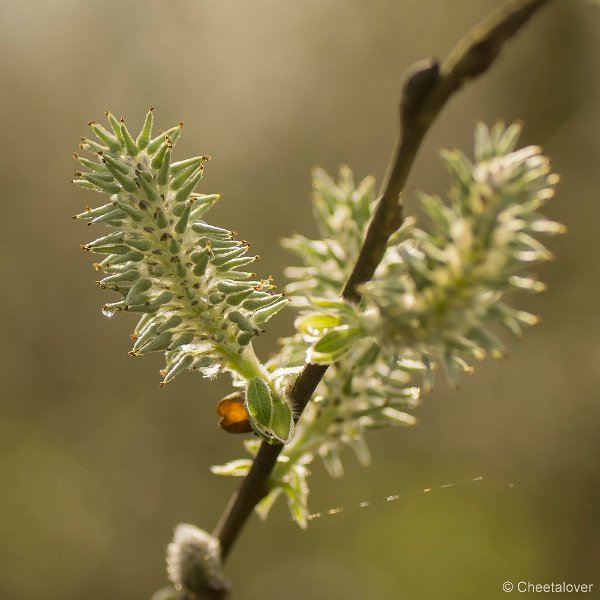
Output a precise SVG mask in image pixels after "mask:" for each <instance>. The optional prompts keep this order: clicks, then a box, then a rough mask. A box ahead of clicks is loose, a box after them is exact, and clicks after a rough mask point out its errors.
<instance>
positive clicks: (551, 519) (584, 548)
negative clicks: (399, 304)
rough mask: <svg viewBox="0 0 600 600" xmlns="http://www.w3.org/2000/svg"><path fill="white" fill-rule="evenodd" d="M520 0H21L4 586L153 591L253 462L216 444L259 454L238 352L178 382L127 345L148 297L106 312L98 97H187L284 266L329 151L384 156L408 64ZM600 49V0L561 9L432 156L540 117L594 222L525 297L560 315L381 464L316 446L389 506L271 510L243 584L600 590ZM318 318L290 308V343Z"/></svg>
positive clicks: (433, 183) (139, 103) (5, 156)
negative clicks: (242, 420)
mask: <svg viewBox="0 0 600 600" xmlns="http://www.w3.org/2000/svg"><path fill="white" fill-rule="evenodd" d="M498 4H499V3H498V2H495V1H493V0H443V1H442V0H402V1H392V0H376V1H372V2H366V1H364V0H363V1H360V0H328V1H327V2H323V1H321V0H303V2H280V1H278V0H254V1H253V2H245V1H242V0H229V1H227V2H222V1H217V0H178V1H176V2H162V1H159V0H145V1H143V2H142V1H140V0H138V1H133V0H129V1H123V0H121V1H118V0H103V1H102V2H100V1H99V0H87V1H85V2H82V1H81V0H53V1H52V2H42V1H35V0H22V1H21V2H14V1H10V0H0V81H1V85H0V105H1V107H2V113H1V114H2V126H3V136H2V138H3V139H2V143H1V149H0V154H1V159H0V170H1V178H0V181H1V182H2V189H3V200H2V218H1V219H0V230H1V233H0V244H1V245H2V252H1V253H0V269H1V271H0V272H1V274H2V293H1V294H0V304H1V312H0V314H1V315H2V332H1V334H0V349H1V359H0V368H1V392H0V395H1V397H2V401H1V404H0V486H1V488H0V598H2V599H3V600H34V599H35V600H37V599H45V600H54V599H56V600H58V599H60V600H79V599H81V598H86V600H107V599H108V598H112V599H125V600H129V599H131V600H138V599H139V600H144V599H147V598H149V597H150V596H151V594H152V593H153V592H154V591H155V590H156V589H158V588H159V587H161V586H162V585H164V583H165V581H166V578H165V568H164V560H163V557H164V549H165V546H166V544H167V542H168V540H169V539H170V536H171V534H172V530H173V527H174V525H175V524H176V523H178V522H182V521H183V522H191V523H195V524H198V525H199V526H201V527H204V528H207V529H210V528H212V526H213V525H214V524H215V522H216V520H217V518H218V516H219V514H220V512H221V510H222V508H223V506H224V505H225V503H226V501H227V499H228V498H229V495H230V493H231V492H232V491H233V489H234V487H235V486H236V484H237V483H238V481H235V480H230V479H220V478H217V477H215V476H212V475H210V473H209V472H208V469H209V466H210V465H211V464H215V463H222V462H225V461H226V460H229V459H232V458H238V457H240V456H242V454H243V452H242V448H241V440H240V439H239V438H238V437H236V436H229V435H227V434H224V433H222V432H221V431H219V430H218V428H217V426H216V415H215V402H216V400H217V399H218V398H220V397H221V396H222V395H223V394H225V393H227V392H228V389H229V388H228V382H227V380H226V378H223V379H222V380H220V381H217V382H209V381H205V380H202V379H201V378H200V377H199V376H197V375H190V374H188V375H184V376H181V377H179V378H178V379H177V380H176V381H175V382H174V383H172V384H169V385H168V386H167V387H166V388H164V389H159V387H158V382H159V375H158V372H157V371H158V370H159V369H160V368H161V367H162V359H161V357H160V356H159V355H156V356H151V357H147V358H143V359H135V360H134V359H131V358H129V357H128V356H127V350H128V349H129V345H130V340H129V335H128V334H129V333H130V331H131V330H132V328H133V325H134V319H133V316H129V317H128V316H127V315H124V316H118V317H115V318H113V319H111V320H108V319H106V318H105V317H103V316H102V315H101V313H100V306H101V304H102V303H104V302H105V301H107V299H108V296H107V292H103V291H102V290H100V289H98V288H97V287H96V286H95V285H94V280H95V279H96V278H97V276H96V274H95V273H94V271H93V270H92V269H91V265H90V256H89V255H86V254H83V253H82V252H80V250H79V245H80V244H82V243H84V242H86V241H88V239H90V236H92V237H96V236H99V235H101V234H102V231H101V230H99V229H98V230H96V231H94V232H92V231H91V230H89V229H86V228H85V227H84V226H83V225H82V224H81V223H73V222H72V221H71V219H70V217H71V215H72V214H73V213H75V212H79V210H81V208H82V207H84V206H85V205H87V204H90V203H94V202H95V201H96V200H98V198H97V197H96V196H93V195H92V194H90V193H89V192H85V191H83V190H79V189H78V188H75V187H73V186H72V185H71V184H70V177H71V171H72V170H73V169H74V168H75V167H76V165H75V163H74V162H73V161H72V160H71V153H72V152H73V151H74V150H76V149H77V144H78V141H79V137H80V136H82V135H87V133H88V131H87V126H86V123H87V121H88V120H90V119H93V118H94V119H101V118H102V115H103V113H104V111H105V110H106V109H107V108H110V109H111V110H112V111H113V112H115V113H116V114H117V116H121V115H124V116H126V117H127V119H128V123H129V125H130V126H132V127H133V128H136V129H137V127H138V126H140V125H141V122H142V119H143V116H144V113H145V110H146V108H147V107H148V106H149V105H150V104H154V105H155V106H156V107H157V108H156V111H155V117H156V121H157V125H158V126H159V127H164V128H167V127H169V126H171V125H172V124H175V123H177V122H178V121H179V120H182V119H183V120H184V121H185V123H186V126H185V130H184V136H183V138H182V139H181V141H180V142H179V144H178V146H177V152H176V154H177V156H178V157H179V158H184V157H187V156H191V155H195V154H200V153H209V154H211V155H212V156H213V157H214V160H213V161H212V162H211V163H209V164H208V168H207V172H206V176H205V179H204V183H203V187H202V189H204V190H206V191H209V192H212V191H219V192H223V193H224V194H225V197H226V199H225V200H224V201H223V202H222V204H221V205H220V206H218V207H216V208H215V209H214V210H213V211H212V214H211V219H212V222H214V223H216V224H220V225H225V226H227V227H230V228H233V229H235V230H237V231H238V232H239V234H240V236H241V237H243V238H245V239H249V240H252V241H253V249H254V250H256V251H257V252H258V253H259V254H260V255H261V256H262V260H261V261H260V263H259V264H257V268H258V269H260V272H261V273H262V274H265V275H266V274H269V273H271V274H273V275H274V276H275V277H276V278H277V279H278V280H279V281H282V280H283V276H282V268H283V266H284V265H285V264H286V262H287V261H288V257H287V256H286V255H285V253H284V252H283V251H282V250H281V249H280V247H279V245H278V239H279V238H280V237H282V236H283V235H286V234H289V233H290V232H292V231H299V232H303V233H307V234H313V233H314V226H313V223H312V220H311V214H310V206H309V197H310V177H309V175H310V170H311V168H312V167H313V166H314V165H317V164H318V165H322V166H324V167H325V168H327V169H328V170H330V171H334V170H336V169H337V167H338V165H339V164H340V163H342V162H346V163H348V164H350V165H351V166H352V167H353V168H354V170H355V172H356V174H357V177H362V176H364V175H367V174H369V173H373V174H375V175H376V176H377V177H378V178H379V179H380V178H381V176H382V175H383V172H384V169H385V165H386V163H387V159H388V155H389V153H390V150H391V148H392V145H393V141H394V138H395V136H396V110H397V102H398V97H399V90H400V85H401V80H402V75H403V73H404V71H405V69H406V68H407V67H408V66H409V65H410V64H411V63H412V62H414V61H415V60H418V59H421V58H424V57H427V56H430V55H438V56H441V55H444V53H446V52H447V51H448V50H449V49H450V47H451V46H452V45H453V43H454V42H455V41H456V40H457V39H458V38H459V37H460V36H461V35H462V34H463V33H464V32H465V31H466V30H467V28H468V27H469V26H471V25H473V24H474V23H475V22H477V21H478V20H479V19H480V18H482V17H483V16H485V15H486V14H487V13H488V12H489V11H490V10H491V9H493V8H494V7H495V6H497V5H498ZM599 53H600V7H598V6H594V5H592V4H591V3H585V2H576V1H575V0H572V1H569V2H562V3H557V4H556V6H551V7H549V8H548V9H546V10H545V11H544V12H543V13H542V14H540V15H539V16H538V17H537V18H536V19H535V21H534V22H532V23H531V25H530V26H529V27H528V28H527V29H526V31H524V32H523V33H522V34H521V35H520V36H519V37H518V39H516V40H515V41H514V42H513V43H512V44H510V46H509V47H508V48H507V51H506V52H505V54H504V55H503V57H502V59H501V60H500V61H499V62H498V64H497V65H496V66H495V67H494V69H493V71H492V72H491V73H490V74H489V75H488V76H486V77H485V78H484V79H482V80H480V81H478V82H476V83H474V84H472V85H470V86H468V89H467V90H465V92H464V93H462V94H460V95H459V96H458V97H456V98H455V99H454V100H453V101H452V102H451V104H450V105H449V106H448V107H447V109H446V110H445V111H444V113H443V115H442V116H441V118H440V119H439V121H438V122H437V123H436V125H435V127H434V129H433V131H432V132H431V134H430V135H429V137H428V138H427V141H426V143H425V145H424V147H423V148H422V151H421V153H420V155H419V160H418V163H417V165H416V167H415V170H414V174H413V176H412V178H411V181H410V186H409V188H410V190H414V189H415V188H422V189H426V190H429V191H443V190H444V189H445V187H446V185H447V179H446V176H445V173H444V169H443V168H442V166H441V164H440V162H439V160H438V158H437V151H438V150H439V149H440V148H441V147H446V146H450V147H456V146H458V147H461V148H463V149H464V150H466V151H469V149H470V147H471V136H472V130H473V125H474V123H475V122H476V121H477V120H479V119H483V120H484V121H487V122H492V121H494V120H495V119H497V118H498V117H502V118H504V119H506V120H514V119H519V120H522V121H523V122H524V123H525V125H526V128H525V133H524V141H525V142H529V143H539V144H542V145H543V146H544V148H545V149H546V151H547V152H548V153H549V154H550V155H552V157H553V160H554V165H555V168H556V169H557V170H558V172H560V173H561V175H562V183H561V185H560V190H559V195H558V197H557V199H556V201H554V202H553V203H551V205H550V206H548V208H547V213H548V214H549V215H550V216H551V217H552V218H555V219H558V220H560V221H562V222H564V223H565V224H566V225H567V226H568V228H569V234H568V235H566V236H563V237H562V238H561V239H558V240H553V241H552V242H551V248H552V249H553V250H554V251H555V252H556V255H557V259H556V261H554V262H552V263H551V264H548V265H545V266H544V267H543V268H540V269H539V272H540V274H541V275H542V276H543V278H544V279H545V280H547V281H548V282H549V284H550V287H549V291H548V292H547V293H546V294H543V295H541V296H537V297H526V298H519V299H518V301H519V303H520V305H521V306H523V307H525V308H528V309H530V310H533V311H534V312H536V313H538V314H540V315H541V316H542V318H543V322H542V324H541V325H540V326H538V327H536V328H534V329H533V330H531V331H529V332H528V335H527V336H526V338H525V339H524V341H522V342H520V343H517V342H514V341H511V342H510V343H509V349H510V358H509V359H508V360H507V361H505V362H502V363H494V362H486V363H484V364H481V365H478V368H477V371H476V373H475V375H473V376H472V377H464V378H463V383H462V389H461V390H460V391H451V390H449V389H447V387H445V385H444V384H443V383H442V384H440V386H439V387H438V388H437V389H436V390H435V392H434V393H432V394H431V395H429V396H428V397H426V398H425V400H424V402H423V405H422V407H421V408H420V409H419V410H418V413H417V414H418V416H419V421H420V423H419V425H418V426H417V427H416V428H413V429H411V430H390V431H386V432H384V433H381V434H376V435H374V436H373V437H372V438H371V448H372V451H373V459H374V464H373V466H372V467H371V468H370V469H368V470H365V469H363V468H360V467H358V466H356V465H355V461H354V459H353V457H352V456H350V455H348V456H347V457H346V460H345V464H346V470H347V472H346V476H345V478H344V479H342V480H339V481H337V480H332V479H330V478H329V477H328V476H327V475H325V474H324V472H323V469H322V468H321V466H320V465H315V468H314V469H313V474H312V477H311V485H312V495H311V508H312V509H313V510H322V509H327V508H330V507H334V506H339V505H343V506H351V505H353V504H355V503H356V502H358V501H362V500H371V501H373V506H372V507H371V508H369V509H367V510H361V511H355V512H347V513H345V514H340V515H337V516H335V517H326V518H322V519H320V520H316V521H314V522H313V523H312V524H311V525H310V527H309V529H308V530H307V531H301V530H299V529H298V528H297V527H296V525H294V524H293V523H292V522H291V521H290V520H289V517H288V515H287V513H286V510H285V508H284V506H279V505H278V506H277V507H276V508H275V509H274V511H273V513H272V516H271V518H270V519H269V520H268V521H267V522H266V523H260V522H258V521H257V520H256V519H254V520H253V521H252V522H251V523H250V524H249V526H248V527H247V529H246V531H245V532H244V535H243V536H242V538H241V539H240V540H239V543H238V545H237V547H236V548H235V552H234V554H233V556H232V558H231V560H230V562H229V563H228V565H227V574H228V575H229V576H230V577H231V578H232V580H233V582H234V586H235V592H236V594H235V597H236V598H239V599H240V600H241V599H253V598H259V597H269V596H274V597H277V598H289V599H290V600H295V599H303V598H307V597H310V598H315V599H321V598H327V599H338V598H339V599H341V598H352V599H354V598H356V599H363V598H368V599H371V598H378V599H400V598H405V599H411V600H412V599H414V600H428V599H432V600H433V599H450V600H454V599H456V600H458V599H460V600H469V599H480V598H486V599H494V598H501V597H504V594H503V592H502V591H501V584H502V582H503V581H505V580H510V581H514V582H516V581H519V580H528V581H533V582H541V583H543V582H551V581H563V580H567V581H572V582H579V583H583V582H587V583H594V584H595V590H594V593H593V594H591V595H589V596H588V597H600V579H599V576H598V569H597V567H598V564H599V563H600V530H599V525H600V515H599V509H598V501H599V499H600V472H599V466H600V402H599V400H600V398H599V391H598V390H599V383H600V381H599V369H598V363H599V361H600V340H599V335H600V310H599V308H600V307H599V302H598V300H599V296H600V278H599V273H598V265H599V264H600V252H599V243H598V241H599V239H600V236H599V233H600V192H599V187H600V168H599V167H600V108H599V106H600V75H599V71H598V56H599ZM407 202H408V208H407V210H408V212H409V213H413V212H415V211H416V210H417V209H416V206H415V202H414V199H413V196H412V195H411V193H409V194H408V200H407ZM291 323H292V313H285V312H284V314H283V315H280V316H279V317H278V318H277V319H276V320H274V321H273V322H272V324H270V327H269V333H270V335H269V336H264V337H263V338H262V339H261V340H260V344H259V351H260V352H261V354H262V355H263V356H266V355H267V354H268V353H269V352H270V351H272V350H273V348H274V347H275V340H276V339H277V337H279V336H281V335H285V334H287V333H289V332H290V331H291V327H292V325H291ZM480 475H481V476H483V477H484V479H483V481H481V482H476V483H470V484H464V485H459V486H455V487H452V488H447V489H437V490H436V489H434V490H433V491H432V492H430V493H423V492H422V491H421V490H423V488H429V487H433V488H437V487H439V486H440V485H442V484H445V483H450V482H459V481H464V480H469V479H471V478H473V477H477V476H480ZM509 483H514V485H513V486H512V487H510V486H509V485H508V484H509ZM388 494H399V495H400V499H399V500H398V501H396V502H394V503H390V504H386V503H385V502H384V500H383V498H384V497H385V496H386V495H388Z"/></svg>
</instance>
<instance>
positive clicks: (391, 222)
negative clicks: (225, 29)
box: [213, 0, 551, 561]
mask: <svg viewBox="0 0 600 600" xmlns="http://www.w3.org/2000/svg"><path fill="white" fill-rule="evenodd" d="M549 2H551V0H513V1H512V2H509V3H508V4H506V5H505V6H504V7H502V8H501V9H499V10H498V11H497V12H495V13H494V14H492V15H491V16H490V17H488V18H487V19H485V20H484V21H483V22H482V23H480V24H479V25H478V26H476V27H475V28H474V29H473V30H472V31H471V32H469V33H468V34H467V35H466V36H465V37H464V38H463V39H462V40H461V41H460V42H459V43H458V44H457V45H456V47H455V48H454V49H453V50H452V52H451V53H450V55H449V56H448V58H447V59H446V60H445V61H444V62H443V63H442V64H441V66H440V65H439V63H438V62H437V61H435V60H428V61H424V62H422V63H418V64H416V65H415V66H414V67H413V68H412V69H411V70H410V72H409V74H408V75H407V78H406V81H405V84H404V88H403V91H402V100H401V103H400V124H401V134H400V136H399V138H398V142H397V144H396V147H395V150H394V153H393V155H392V158H391V161H390V164H389V167H388V171H387V174H386V177H385V179H384V183H383V186H382V191H381V196H380V199H379V201H378V205H377V208H376V210H375V213H374V215H373V219H372V221H371V223H370V224H369V228H368V230H367V234H366V237H365V241H364V244H363V246H362V249H361V252H360V255H359V257H358V259H357V261H356V264H355V266H354V269H353V270H352V274H351V275H350V277H349V279H348V281H347V282H346V285H345V286H344V289H343V292H342V297H343V298H345V299H346V300H349V301H351V302H358V301H360V298H361V294H360V284H361V283H364V282H366V281H369V280H370V279H371V278H372V277H373V274H374V273H375V269H376V268H377V265H378V264H379V262H380V261H381V259H382V258H383V254H384V252H385V248H386V245H387V243H388V240H389V238H390V236H391V235H392V234H393V233H394V232H395V231H396V230H397V229H398V227H399V226H400V225H401V224H402V220H403V214H402V203H401V201H400V194H401V193H402V190H403V189H404V186H405V184H406V180H407V178H408V174H409V173H410V170H411V168H412V165H413V162H414V160H415V157H416V155H417V152H418V150H419V147H420V145H421V142H422V140H423V138H424V137H425V134H426V133H427V131H428V130H429V128H430V126H431V125H432V123H433V121H434V120H435V118H436V117H437V115H438V114H439V113H440V111H441V109H442V108H443V107H444V105H445V104H446V102H447V101H448V100H449V98H450V97H451V96H452V95H453V94H454V92H456V91H457V90H459V89H460V88H461V87H462V86H463V85H464V84H465V83H466V82H468V81H469V80H471V79H474V78H475V77H477V76H478V75H480V74H482V73H483V72H485V71H486V70H487V69H488V67H490V65H492V63H493V62H494V61H495V60H496V58H497V57H498V55H499V53H500V50H501V49H502V46H503V45H504V43H505V42H506V41H507V40H508V39H509V38H511V37H512V36H513V35H514V34H515V33H516V32H517V31H518V30H519V29H520V28H521V27H522V26H523V25H524V24H525V23H526V22H527V21H528V20H529V18H530V17H531V16H532V15H533V14H534V13H535V12H536V11H537V10H538V9H540V8H541V7H542V6H544V5H545V4H548V3H549ZM326 370H327V365H313V364H308V365H306V366H305V368H304V370H303V371H302V372H301V374H300V375H299V376H298V378H297V380H296V382H295V384H294V387H293V389H292V391H291V393H290V400H291V401H292V403H293V405H294V407H295V410H296V414H298V415H300V414H301V413H302V411H303V410H304V408H305V406H306V405H307V404H308V402H309V400H310V398H311V397H312V395H313V393H314V391H315V389H316V387H317V385H318V384H319V382H320V381H321V379H322V378H323V376H324V375H325V371H326ZM282 448H283V446H282V445H281V444H269V443H267V442H263V443H262V445H261V447H260V449H259V451H258V454H257V455H256V458H255V459H254V463H253V465H252V468H251V469H250V472H249V473H248V475H247V476H246V477H245V479H244V481H243V483H242V485H241V486H240V488H239V490H238V491H237V492H235V493H234V494H233V496H232V498H231V500H230V502H229V503H228V505H227V507H226V508H225V511H224V513H223V515H222V517H221V519H220V521H219V523H218V524H217V526H216V528H215V530H214V532H213V535H215V536H216V537H218V538H219V540H220V542H221V553H222V559H223V561H225V560H226V558H227V556H228V555H229V553H230V551H231V548H232V546H233V544H234V542H235V540H236V539H237V537H238V536H239V534H240V532H241V530H242V528H243V526H244V524H245V522H246V521H247V519H248V517H249V516H250V515H251V513H252V511H253V509H254V507H255V506H256V504H257V503H258V502H259V501H260V500H261V499H262V498H264V496H265V495H266V494H267V493H268V492H269V477H270V475H271V472H272V470H273V468H274V466H275V464H276V462H277V457H278V455H279V453H280V452H281V450H282Z"/></svg>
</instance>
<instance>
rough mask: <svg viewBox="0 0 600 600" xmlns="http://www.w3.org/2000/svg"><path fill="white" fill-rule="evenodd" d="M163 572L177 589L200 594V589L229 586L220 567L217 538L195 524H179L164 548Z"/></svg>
mask: <svg viewBox="0 0 600 600" xmlns="http://www.w3.org/2000/svg"><path fill="white" fill-rule="evenodd" d="M167 573H168V576H169V579H170V581H171V582H172V583H173V584H174V586H175V589H177V590H178V591H180V590H183V591H186V592H192V593H194V594H195V595H196V596H197V597H199V598H201V597H202V595H201V594H202V591H203V590H211V591H212V592H218V591H222V593H223V594H225V593H226V592H227V590H228V589H229V584H228V582H227V580H226V579H225V578H224V577H223V574H222V570H221V547H220V544H219V540H218V539H217V538H215V537H213V536H212V535H210V534H209V533H207V532H206V531H204V530H202V529H199V528H198V527H196V526H195V525H190V524H188V523H180V524H179V525H177V527H176V528H175V535H174V537H173V541H172V542H171V543H170V544H169V546H168V548H167Z"/></svg>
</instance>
